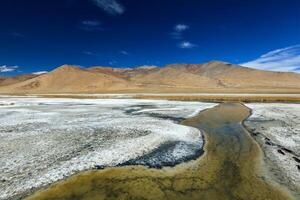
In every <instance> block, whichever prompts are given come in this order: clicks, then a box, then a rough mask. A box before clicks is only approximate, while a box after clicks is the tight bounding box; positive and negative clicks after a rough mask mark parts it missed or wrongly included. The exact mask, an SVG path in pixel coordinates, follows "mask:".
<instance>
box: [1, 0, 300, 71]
mask: <svg viewBox="0 0 300 200" xmlns="http://www.w3.org/2000/svg"><path fill="white" fill-rule="evenodd" d="M176 25H177V29H176ZM178 25H179V26H178ZM0 27H1V31H0V45H1V48H0V67H1V66H2V71H6V70H3V69H6V68H11V67H13V66H18V68H16V67H15V68H16V71H15V72H18V73H29V72H35V71H44V70H47V71H48V70H51V69H53V68H56V67H57V66H60V65H62V64H66V63H67V64H76V65H81V66H92V65H104V66H107V65H112V66H115V67H131V66H138V65H159V66H162V65H165V64H168V63H202V62H206V61H210V60H223V61H227V62H231V63H245V62H249V61H252V60H254V62H256V61H255V59H257V58H259V57H260V56H261V55H263V54H265V53H267V52H270V51H272V50H276V49H280V50H282V49H281V48H286V47H291V46H293V45H297V44H299V43H300V1H298V0H243V1H242V0H112V1H110V0H43V1H37V0H1V1H0ZM283 50H284V49H283ZM294 53H295V52H294ZM296 54H297V55H299V54H298V52H296ZM297 55H296V56H297ZM255 64H257V63H255ZM253 65H254V64H253ZM0 69H1V68H0ZM15 72H14V73H15ZM1 74H11V73H0V75H1Z"/></svg>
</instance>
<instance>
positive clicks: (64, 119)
mask: <svg viewBox="0 0 300 200" xmlns="http://www.w3.org/2000/svg"><path fill="white" fill-rule="evenodd" d="M214 105H215V104H212V103H201V102H179V101H164V100H134V99H131V100H128V99H115V100H113V99H105V100H104V99H102V100H101V99H95V100H91V99H84V100H83V99H62V98H59V99H55V98H32V97H27V98H22V97H15V98H12V97H2V98H0V118H1V121H0V137H1V140H0V153H1V157H0V177H1V181H0V190H1V193H0V199H7V198H15V197H18V196H20V195H23V194H25V193H27V192H29V191H30V190H32V189H34V188H39V187H42V186H45V185H48V184H50V183H52V182H55V181H58V180H61V179H63V178H65V177H67V176H70V175H72V174H74V173H77V172H79V171H83V170H88V169H94V168H99V167H104V166H116V165H119V164H122V163H125V162H127V161H129V160H131V161H132V162H134V160H135V159H137V160H138V159H139V158H142V157H143V156H145V155H148V154H151V152H153V151H155V150H158V149H160V147H162V146H166V145H168V146H169V147H170V148H169V149H165V148H163V149H162V151H161V153H160V155H159V156H160V157H159V158H160V159H165V158H167V159H168V160H166V161H165V162H161V160H159V159H155V158H153V157H152V158H151V159H150V158H149V159H150V160H149V161H147V163H148V164H150V165H152V166H159V165H162V163H163V164H166V165H172V164H174V163H178V162H179V161H182V160H184V159H185V158H188V157H191V156H192V155H194V154H196V153H197V152H199V150H201V149H202V146H203V142H202V134H201V132H200V131H199V130H198V129H195V128H192V127H187V126H183V125H179V124H178V123H177V122H179V121H180V120H182V119H185V118H188V117H191V116H193V115H195V114H197V113H198V112H199V111H201V110H203V109H206V108H210V107H213V106H214ZM164 153H165V154H167V156H164Z"/></svg>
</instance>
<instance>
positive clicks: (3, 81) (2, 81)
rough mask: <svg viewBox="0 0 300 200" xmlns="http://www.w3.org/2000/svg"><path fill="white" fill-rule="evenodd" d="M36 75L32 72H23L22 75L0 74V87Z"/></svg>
mask: <svg viewBox="0 0 300 200" xmlns="http://www.w3.org/2000/svg"><path fill="white" fill-rule="evenodd" d="M37 76H38V75H34V74H24V75H19V76H0V87H1V86H6V85H12V84H15V83H19V82H23V81H26V80H28V79H32V78H35V77H37Z"/></svg>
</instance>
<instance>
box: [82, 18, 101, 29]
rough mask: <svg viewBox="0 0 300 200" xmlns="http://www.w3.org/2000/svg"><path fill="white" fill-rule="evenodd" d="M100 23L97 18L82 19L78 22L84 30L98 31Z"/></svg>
mask: <svg viewBox="0 0 300 200" xmlns="http://www.w3.org/2000/svg"><path fill="white" fill-rule="evenodd" d="M101 25H102V23H101V22H100V21H97V20H84V21H81V22H80V28H81V29H83V30H85V31H99V30H102V27H101Z"/></svg>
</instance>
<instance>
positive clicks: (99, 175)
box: [28, 103, 291, 200]
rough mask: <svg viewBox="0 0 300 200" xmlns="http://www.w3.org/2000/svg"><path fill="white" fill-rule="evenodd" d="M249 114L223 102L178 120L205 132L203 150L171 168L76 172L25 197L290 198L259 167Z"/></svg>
mask: <svg viewBox="0 0 300 200" xmlns="http://www.w3.org/2000/svg"><path fill="white" fill-rule="evenodd" d="M249 114H250V111H249V109H248V108H247V107H245V106H243V105H241V104H238V103H224V104H221V105H219V106H216V107H214V108H212V109H208V110H206V111H203V112H201V113H200V114H199V115H197V116H196V117H193V118H190V119H188V120H185V121H183V124H184V125H189V126H193V127H196V128H198V129H201V130H204V131H205V133H206V135H205V136H206V141H207V142H206V145H205V153H204V155H203V156H202V157H200V158H199V159H197V160H195V161H190V162H188V163H183V164H180V165H177V166H176V167H173V168H167V167H165V168H162V169H151V168H147V167H142V166H127V167H116V168H107V169H104V170H99V171H90V172H85V173H81V174H78V175H75V176H73V177H71V178H68V179H67V180H65V181H62V182H59V183H57V184H54V185H52V186H51V187H50V188H48V189H46V190H42V191H39V192H37V193H35V194H34V195H33V196H31V197H29V198H28V199H31V200H32V199H53V200H54V199H55V200H57V199H172V200H173V199H208V200H211V199H216V200H217V199H220V200H221V199H222V200H226V199H228V200H232V199H247V200H251V199H253V200H254V199H255V200H257V199H264V200H265V199H272V200H276V199H278V200H279V199H284V200H286V199H290V198H291V197H290V196H289V195H288V194H287V193H286V192H285V191H283V190H280V189H278V188H277V187H275V186H274V185H273V184H272V183H271V181H269V180H268V179H267V177H266V176H264V174H263V170H261V169H260V165H261V163H260V162H261V151H260V149H259V146H258V145H257V143H256V142H254V141H253V139H252V138H251V137H250V136H249V134H248V132H246V130H245V129H244V128H243V126H242V124H241V122H242V121H243V120H244V119H246V118H247V117H248V116H249Z"/></svg>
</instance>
